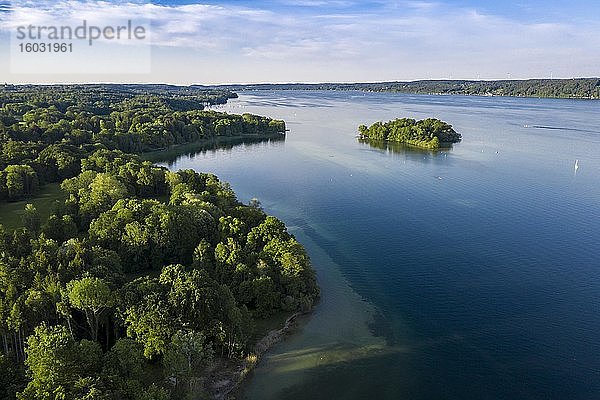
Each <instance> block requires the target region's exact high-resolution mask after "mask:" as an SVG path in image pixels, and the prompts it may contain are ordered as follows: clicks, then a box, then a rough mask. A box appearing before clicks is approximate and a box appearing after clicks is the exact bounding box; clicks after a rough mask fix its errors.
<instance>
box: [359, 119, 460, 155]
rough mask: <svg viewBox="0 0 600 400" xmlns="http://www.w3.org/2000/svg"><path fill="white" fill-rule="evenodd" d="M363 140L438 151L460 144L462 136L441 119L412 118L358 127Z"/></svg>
mask: <svg viewBox="0 0 600 400" xmlns="http://www.w3.org/2000/svg"><path fill="white" fill-rule="evenodd" d="M358 131H359V133H360V135H359V138H360V139H362V140H376V141H390V142H397V143H405V144H409V145H412V146H417V147H423V148H427V149H431V150H436V149H438V148H440V147H441V146H444V145H450V144H452V143H457V142H460V140H461V135H460V134H459V133H456V131H454V129H453V128H452V125H449V124H447V123H445V122H443V121H440V120H439V119H435V118H427V119H424V120H420V121H417V120H414V119H410V118H401V119H395V120H393V121H389V122H385V123H383V122H376V123H374V124H373V125H371V126H369V127H367V126H366V125H361V126H359V127H358Z"/></svg>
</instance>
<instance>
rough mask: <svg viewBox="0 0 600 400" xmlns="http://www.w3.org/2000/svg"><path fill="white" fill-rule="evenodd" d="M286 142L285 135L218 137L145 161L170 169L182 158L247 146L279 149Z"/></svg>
mask: <svg viewBox="0 0 600 400" xmlns="http://www.w3.org/2000/svg"><path fill="white" fill-rule="evenodd" d="M284 142H285V135H282V134H276V135H272V136H269V137H216V138H214V139H211V140H210V141H203V142H200V143H191V144H187V145H182V146H176V147H173V148H171V149H168V150H163V151H158V152H154V153H148V154H146V155H145V156H144V159H146V160H150V161H153V162H160V163H164V164H166V165H168V166H169V168H170V167H172V166H173V165H175V164H176V162H177V161H178V160H180V159H181V158H188V159H192V158H194V157H195V156H197V155H206V154H207V153H215V152H216V151H217V150H220V151H222V150H225V151H228V150H229V151H230V150H232V149H233V148H235V147H240V146H246V147H247V148H248V149H249V150H252V149H254V148H256V147H257V146H265V145H266V146H270V147H279V146H282V145H283V143H284Z"/></svg>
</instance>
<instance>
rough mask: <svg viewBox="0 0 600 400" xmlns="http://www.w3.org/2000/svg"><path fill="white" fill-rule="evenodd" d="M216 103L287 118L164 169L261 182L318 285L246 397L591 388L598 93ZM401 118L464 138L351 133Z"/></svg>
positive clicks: (581, 391) (597, 268)
mask: <svg viewBox="0 0 600 400" xmlns="http://www.w3.org/2000/svg"><path fill="white" fill-rule="evenodd" d="M223 109H224V110H226V111H228V112H232V113H242V112H252V113H257V114H261V115H267V116H271V117H276V118H282V119H284V120H286V121H287V123H288V128H289V129H290V132H289V134H288V136H287V139H286V140H285V141H284V142H281V141H280V142H269V143H261V144H252V145H241V146H237V147H234V148H232V149H228V150H217V151H209V152H204V153H199V154H195V155H186V156H181V157H179V158H178V159H177V161H175V162H172V163H169V164H168V165H169V167H170V168H173V169H179V168H193V169H196V170H199V171H209V172H214V173H216V174H217V175H218V176H219V177H220V178H222V179H224V180H226V181H229V182H230V183H231V184H232V186H233V188H234V189H235V191H236V192H237V193H238V195H239V197H240V199H241V200H243V201H248V200H249V199H250V198H252V197H257V198H259V199H260V200H261V202H262V204H263V206H264V208H265V209H266V210H267V211H268V212H269V213H272V214H274V215H276V216H278V217H279V218H281V219H282V220H284V221H285V222H286V223H287V224H288V226H289V227H290V231H292V233H294V234H295V235H296V236H297V238H298V239H299V240H300V241H301V242H302V243H303V244H304V245H305V246H306V247H307V249H308V251H309V253H310V255H311V257H312V260H313V264H314V266H315V268H316V269H317V271H318V275H319V281H320V285H321V287H322V291H323V298H322V301H321V303H320V304H319V306H318V307H317V309H316V311H315V313H314V314H313V315H312V316H311V317H310V318H309V319H308V320H307V322H306V323H305V324H304V325H303V326H302V328H301V330H300V332H299V333H298V334H297V335H294V336H293V337H291V338H290V339H289V340H287V341H286V342H284V343H282V344H280V345H278V346H276V347H275V348H274V349H273V351H272V352H271V353H270V354H269V355H268V356H267V357H266V358H265V359H264V360H263V362H262V363H261V364H260V366H259V368H258V369H257V371H256V373H255V375H254V378H253V379H252V381H251V382H250V383H249V384H248V385H247V387H246V389H245V391H244V396H245V397H246V398H248V399H284V398H285V399H335V398H343V399H365V398H372V399H423V400H426V399H427V400H429V399H456V400H458V399H461V400H462V399H598V398H600V335H599V334H598V332H599V331H600V102H592V101H575V100H543V99H511V98H486V97H458V96H457V97H453V96H409V95H396V94H363V93H355V92H341V93H336V92H277V91H274V92H247V93H244V94H242V95H241V96H240V99H238V100H234V101H232V102H231V103H230V104H228V105H227V106H225V107H223ZM403 116H407V117H413V118H424V117H437V118H440V119H442V120H445V121H447V122H449V123H451V124H453V125H454V127H455V129H456V130H457V131H458V132H460V133H461V134H462V135H463V138H464V139H463V142H462V143H460V144H458V145H456V146H454V148H453V149H451V150H448V151H442V152H438V153H429V152H420V151H407V150H405V149H403V148H401V147H397V148H393V149H384V150H382V149H377V148H372V147H370V146H369V145H366V144H361V143H358V141H357V140H356V138H355V136H356V133H357V132H356V128H357V126H358V125H359V124H362V123H372V122H374V121H377V120H389V119H393V118H396V117H403ZM575 160H579V169H578V170H577V171H575V168H574V165H575Z"/></svg>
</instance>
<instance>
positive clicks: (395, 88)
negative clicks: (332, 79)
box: [198, 78, 600, 99]
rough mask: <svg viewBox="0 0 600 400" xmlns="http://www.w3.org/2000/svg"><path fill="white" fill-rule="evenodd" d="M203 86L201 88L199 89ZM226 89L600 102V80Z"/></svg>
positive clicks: (397, 83) (577, 79)
mask: <svg viewBox="0 0 600 400" xmlns="http://www.w3.org/2000/svg"><path fill="white" fill-rule="evenodd" d="M198 87H200V86H198ZM213 88H220V89H227V90H237V91H239V90H337V91H348V90H358V91H365V92H392V93H406V94H439V95H468V96H471V95H472V96H511V97H544V98H568V99H600V78H573V79H527V80H514V79H513V80H488V81H486V80H419V81H405V82H402V81H391V82H375V83H314V84H309V83H295V84H255V85H224V86H216V87H213Z"/></svg>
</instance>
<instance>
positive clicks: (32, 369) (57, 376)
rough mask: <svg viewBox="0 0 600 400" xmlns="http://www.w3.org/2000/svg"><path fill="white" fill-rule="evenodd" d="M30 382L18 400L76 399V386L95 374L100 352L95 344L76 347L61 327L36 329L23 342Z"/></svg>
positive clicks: (84, 343)
mask: <svg viewBox="0 0 600 400" xmlns="http://www.w3.org/2000/svg"><path fill="white" fill-rule="evenodd" d="M26 352H27V359H26V360H25V365H26V366H27V368H28V370H29V374H30V376H31V381H30V382H29V384H28V385H27V387H26V388H25V390H24V391H23V392H22V393H20V394H19V395H18V398H19V399H20V400H56V399H72V398H76V396H75V391H76V390H77V382H78V381H80V379H81V378H84V377H91V376H93V375H95V374H97V373H98V372H99V371H98V369H99V366H100V365H101V357H102V349H101V348H100V345H99V344H98V343H96V342H89V341H82V342H81V343H77V342H76V341H75V340H74V339H73V338H72V337H71V335H70V334H69V332H68V330H67V328H65V327H64V326H52V327H49V326H47V325H40V326H38V327H37V328H35V330H34V333H33V335H31V336H30V337H29V339H28V340H27V349H26Z"/></svg>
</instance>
